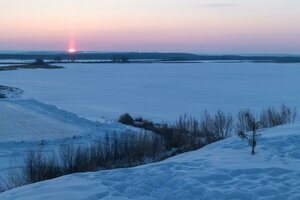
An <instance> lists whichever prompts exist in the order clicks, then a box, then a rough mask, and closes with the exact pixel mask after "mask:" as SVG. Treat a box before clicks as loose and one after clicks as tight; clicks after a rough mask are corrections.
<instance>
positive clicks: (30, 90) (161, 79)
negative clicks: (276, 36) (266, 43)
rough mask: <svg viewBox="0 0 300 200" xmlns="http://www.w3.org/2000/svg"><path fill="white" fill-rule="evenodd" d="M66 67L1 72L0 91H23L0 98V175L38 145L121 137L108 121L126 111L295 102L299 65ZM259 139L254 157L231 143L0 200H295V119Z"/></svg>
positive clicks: (299, 127) (298, 148)
mask: <svg viewBox="0 0 300 200" xmlns="http://www.w3.org/2000/svg"><path fill="white" fill-rule="evenodd" d="M64 66H65V67H66V68H64V69H57V70H54V69H51V70H48V69H35V70H15V71H1V72H0V85H5V86H12V87H18V88H20V89H22V90H24V93H23V94H22V96H21V99H9V100H2V99H1V100H0V121H1V129H0V163H1V164H0V176H2V177H3V175H4V174H5V172H6V171H7V169H9V168H10V167H17V166H18V164H20V163H17V164H16V163H13V166H12V165H11V163H12V161H14V160H19V161H20V160H22V158H23V157H24V155H25V153H26V152H27V151H28V150H32V149H35V148H36V147H38V146H39V145H43V144H47V147H48V148H49V149H55V148H57V147H59V146H60V145H61V144H64V143H70V142H72V143H86V142H89V141H90V140H91V139H93V138H98V137H102V136H103V133H105V132H107V131H112V132H113V131H122V130H125V129H126V127H124V126H122V125H120V124H117V123H115V122H114V121H112V120H111V119H113V120H115V119H116V118H117V117H118V116H119V115H120V114H121V113H125V112H129V113H132V114H134V115H135V116H142V117H146V118H151V119H154V120H163V121H170V122H173V121H174V120H175V119H176V118H177V117H178V115H180V114H184V113H188V114H192V115H194V116H196V117H197V116H199V114H200V113H201V112H202V111H203V110H204V109H207V110H208V111H215V110H217V109H218V108H221V109H222V110H225V111H230V112H232V113H234V114H235V113H236V112H237V111H238V110H239V109H240V108H251V109H252V110H254V111H255V112H258V111H260V110H261V108H263V107H267V106H277V105H279V104H281V103H286V104H287V105H289V106H298V108H299V105H300V89H299V85H300V79H299V77H300V67H299V66H298V64H272V63H268V64H266V63H197V64H68V65H64ZM298 119H299V118H298ZM261 133H262V137H261V138H260V140H259V142H258V146H257V151H258V153H257V155H255V156H251V155H250V148H249V147H248V146H247V143H246V142H245V141H241V140H240V139H239V138H236V137H233V138H230V139H228V140H224V141H221V142H218V143H215V144H212V145H209V146H207V147H205V148H203V149H201V150H199V151H195V152H190V153H186V154H182V155H179V156H176V157H174V158H170V159H168V160H166V161H163V162H159V163H155V164H150V165H145V166H140V167H136V168H131V169H116V170H109V171H102V172H96V173H85V174H74V175H69V176H65V177H61V178H58V179H54V180H50V181H45V182H41V183H37V184H33V185H29V186H24V187H20V188H16V189H14V190H11V191H7V192H5V193H1V194H0V199H1V200H2V199H3V200H37V199H50V200H51V199H64V200H65V199H66V200H68V199H70V200H71V199H72V200H73V199H74V200H76V199H80V200H85V199H86V200H94V199H95V200H96V199H101V198H103V199H222V200H223V199H251V200H252V199H280V200H281V199H289V200H295V199H300V192H299V191H300V190H299V189H300V183H299V180H300V170H299V169H300V168H299V165H300V162H299V161H300V160H299V159H300V145H299V144H298V143H299V142H297V141H299V139H300V121H299V120H298V121H297V123H296V124H294V125H288V126H282V127H277V128H273V129H269V130H263V131H262V132H261Z"/></svg>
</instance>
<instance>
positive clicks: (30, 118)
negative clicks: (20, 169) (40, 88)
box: [0, 99, 125, 184]
mask: <svg viewBox="0 0 300 200" xmlns="http://www.w3.org/2000/svg"><path fill="white" fill-rule="evenodd" d="M124 129H125V127H124V126H122V125H120V124H116V123H112V122H106V123H100V122H94V121H90V120H87V119H84V118H80V117H78V116H77V115H76V114H74V113H70V112H67V111H64V110H60V109H58V108H56V107H55V106H52V105H47V104H44V103H41V102H38V101H35V100H3V99H1V100H0V179H1V178H5V177H6V176H7V170H8V169H9V168H11V167H17V166H19V165H20V163H22V161H23V157H24V155H25V154H26V152H28V151H30V150H35V149H36V148H38V147H39V146H40V145H44V144H46V145H47V148H48V149H49V150H53V149H56V148H58V147H59V146H60V145H61V144H64V143H89V142H90V141H91V140H92V139H96V138H99V137H102V136H103V135H104V134H105V133H106V132H110V131H111V132H114V131H122V130H124ZM1 183H2V182H1V180H0V184H1Z"/></svg>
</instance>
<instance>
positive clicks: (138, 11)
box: [0, 0, 300, 52]
mask: <svg viewBox="0 0 300 200" xmlns="http://www.w3.org/2000/svg"><path fill="white" fill-rule="evenodd" d="M289 1H290V0H289ZM299 7H300V3H299V2H295V1H294V3H293V4H289V3H286V2H285V1H278V0H277V1H270V0H268V1H259V0H254V1H241V0H234V1H226V0H219V1H216V0H203V1H199V0H186V1H182V0H172V1H171V0H165V1H161V0H153V1H146V0H132V1H131V2H130V4H128V2H127V1H124V0H121V1H111V0H104V1H98V0H97V1H96V0H90V1H89V2H88V3H87V2H86V1H83V0H65V1H61V0H51V1H50V0H43V1H33V0H27V1H23V0H11V1H2V2H1V3H0V13H1V14H0V16H1V17H0V31H1V35H0V48H1V49H2V50H13V49H23V50H39V49H44V48H45V46H46V47H47V48H48V49H49V50H61V49H66V48H67V49H71V48H72V49H77V48H80V49H81V50H99V51H131V50H136V51H191V52H202V51H207V52H223V51H230V52H257V51H263V52H273V51H285V52H297V51H298V50H300V41H299V40H298V38H299V36H300V25H299V23H296V19H299V17H300V14H299V13H300V11H299ZM286 22H289V23H286ZM75 42H76V46H75ZM73 43H74V44H73ZM275 47H280V50H279V49H277V50H276V48H275Z"/></svg>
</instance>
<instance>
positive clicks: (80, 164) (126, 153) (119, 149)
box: [2, 132, 166, 189]
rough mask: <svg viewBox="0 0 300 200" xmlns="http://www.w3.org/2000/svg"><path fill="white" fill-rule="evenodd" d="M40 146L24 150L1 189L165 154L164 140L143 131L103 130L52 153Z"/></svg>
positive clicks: (156, 159)
mask: <svg viewBox="0 0 300 200" xmlns="http://www.w3.org/2000/svg"><path fill="white" fill-rule="evenodd" d="M44 148H45V147H40V148H38V149H37V150H34V151H30V152H28V153H27V155H26V157H25V160H24V167H22V168H17V169H16V168H13V169H12V170H11V171H10V173H9V175H8V177H7V178H6V181H4V179H3V180H2V182H3V184H2V189H10V188H15V187H18V186H21V185H26V184H31V183H35V182H39V181H43V180H48V179H52V178H56V177H59V176H62V175H67V174H72V173H77V172H88V171H99V170H105V169H112V168H121V167H132V166H137V165H141V164H145V163H146V162H155V161H158V160H160V159H162V158H163V156H164V155H165V154H166V153H165V152H166V148H165V144H164V140H162V139H161V138H160V136H158V135H154V134H149V133H147V132H139V133H135V132H124V133H112V134H109V133H107V134H105V136H104V138H103V139H100V140H96V141H93V142H91V144H89V145H76V144H66V145H62V146H61V147H60V149H59V150H58V151H57V152H56V153H54V152H52V153H47V151H45V149H44Z"/></svg>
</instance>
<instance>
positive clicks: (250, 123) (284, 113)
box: [2, 105, 296, 189]
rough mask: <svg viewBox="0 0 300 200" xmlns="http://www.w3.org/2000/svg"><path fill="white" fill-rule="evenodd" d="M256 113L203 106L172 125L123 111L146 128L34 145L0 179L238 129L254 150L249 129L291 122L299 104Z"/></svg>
mask: <svg viewBox="0 0 300 200" xmlns="http://www.w3.org/2000/svg"><path fill="white" fill-rule="evenodd" d="M254 116H255V115H254V114H253V113H251V112H250V111H249V110H241V111H240V112H239V113H238V116H237V122H236V124H234V120H233V117H232V115H231V114H226V113H224V112H222V111H221V110H218V111H217V112H216V113H215V114H214V115H211V114H209V113H208V112H206V111H205V112H204V113H203V114H202V116H201V118H200V119H196V118H194V117H190V116H187V115H183V116H180V117H179V119H178V120H177V121H176V122H175V124H173V125H168V124H154V123H153V122H151V121H149V120H145V119H143V118H137V119H133V118H132V117H131V116H130V115H129V114H125V115H122V116H121V117H120V119H119V121H120V122H121V123H124V124H127V125H132V126H135V127H138V128H143V129H145V131H144V132H124V133H111V134H110V133H107V134H105V136H104V137H103V138H102V139H101V140H97V141H93V142H92V143H91V144H89V145H74V144H73V145H72V144H68V145H63V146H61V147H60V149H59V150H58V152H56V153H47V152H46V151H44V149H43V148H39V149H37V150H35V151H30V152H29V153H28V154H27V155H26V157H25V160H24V167H22V168H20V169H13V170H12V171H11V173H9V175H8V178H7V179H6V181H4V180H3V181H2V182H3V183H4V184H3V188H4V189H9V188H14V187H17V186H21V185H25V184H30V183H35V182H39V181H43V180H47V179H51V178H55V177H58V176H62V175H66V174H71V173H76V172H87V171H99V170H104V169H112V168H120V167H131V166H137V165H141V164H145V163H148V162H155V161H159V160H162V159H164V158H167V157H170V156H172V155H175V154H178V153H182V152H186V151H191V150H195V149H199V148H201V147H203V146H205V145H207V144H210V143H213V142H216V141H219V140H222V139H225V138H228V137H230V136H231V135H232V134H234V131H235V132H237V133H238V134H239V135H240V136H241V137H243V138H244V139H245V138H246V139H248V140H249V143H251V145H252V147H253V151H254V147H255V145H256V140H255V141H254V139H251V138H250V137H248V136H247V135H246V134H245V133H246V132H248V131H253V130H256V129H258V128H266V127H272V126H277V125H280V124H285V123H292V122H293V121H294V120H295V117H296V110H295V109H290V108H288V107H287V106H285V105H282V106H281V107H280V109H275V108H268V109H265V110H263V111H262V112H261V115H260V116H259V117H258V118H259V120H257V119H256V118H255V117H254ZM253 134H255V132H253ZM252 138H254V135H253V136H252Z"/></svg>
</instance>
